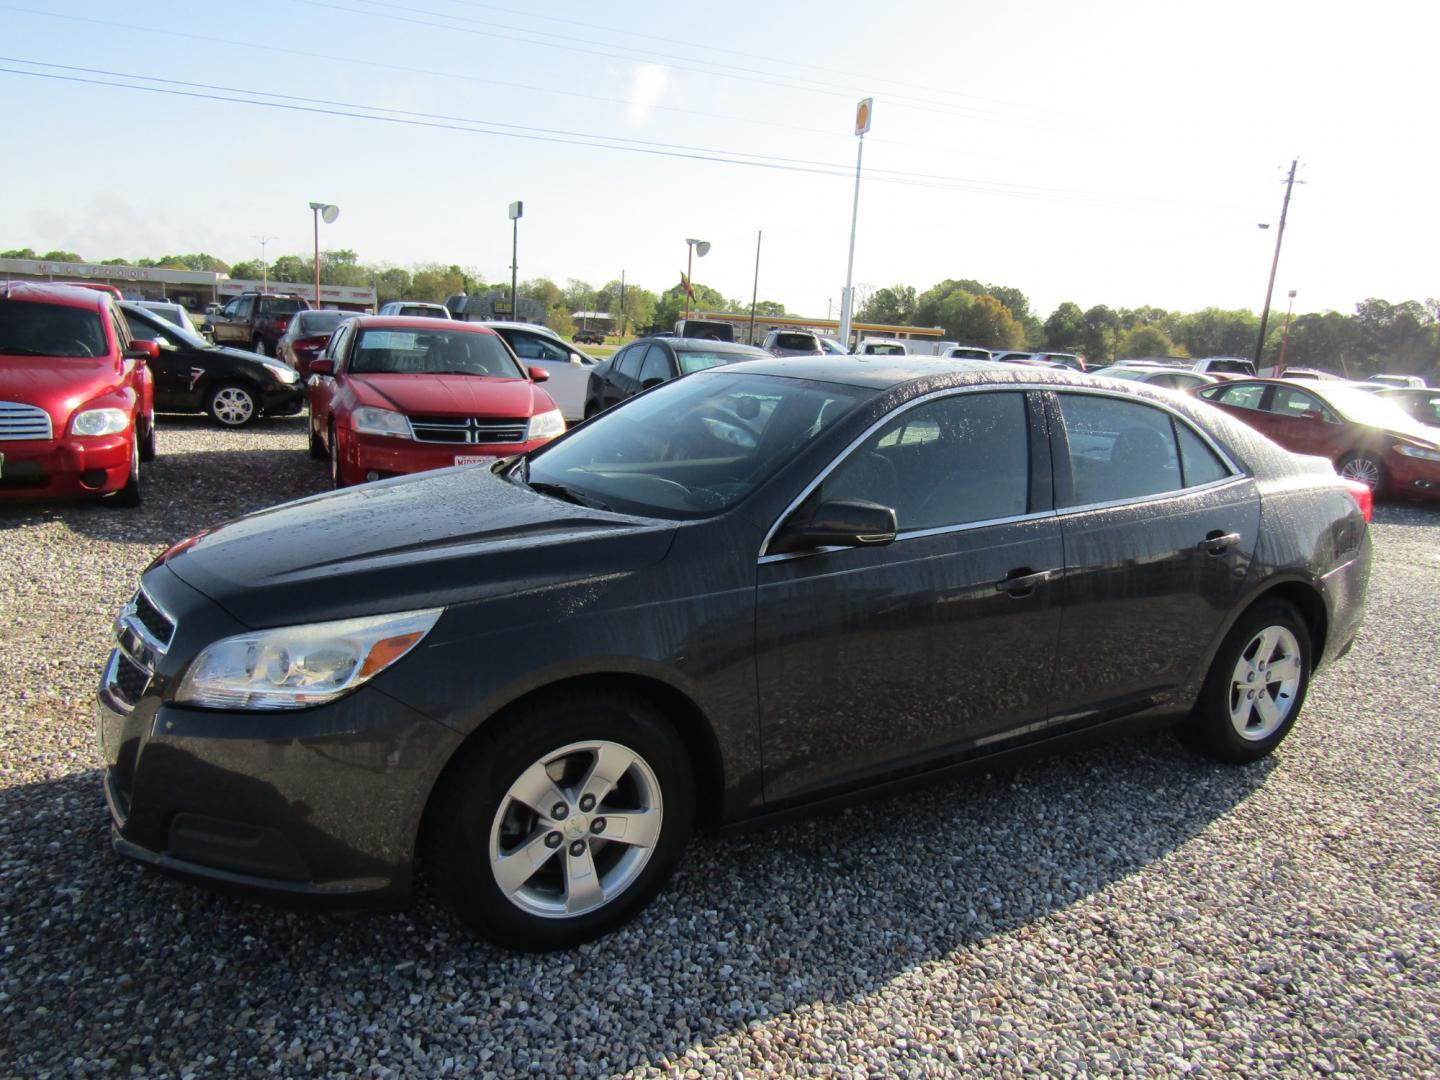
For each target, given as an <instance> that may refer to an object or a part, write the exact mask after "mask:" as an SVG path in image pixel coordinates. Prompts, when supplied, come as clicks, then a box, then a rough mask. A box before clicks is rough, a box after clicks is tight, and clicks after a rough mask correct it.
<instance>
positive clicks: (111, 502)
mask: <svg viewBox="0 0 1440 1080" xmlns="http://www.w3.org/2000/svg"><path fill="white" fill-rule="evenodd" d="M140 457H141V454H140V440H139V439H138V438H137V439H136V440H135V442H134V443H133V444H132V445H131V447H130V477H129V479H128V480H126V481H125V486H124V487H123V488H121V489H120V490H119V491H117V492H115V494H114V495H111V496H110V497H109V498H108V499H106V500H105V505H106V506H110V507H114V508H115V509H124V510H129V509H134V508H135V507H138V506H139V505H140V504H141V502H143V501H144V500H143V497H142V495H141V491H140Z"/></svg>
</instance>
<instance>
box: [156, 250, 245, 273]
mask: <svg viewBox="0 0 1440 1080" xmlns="http://www.w3.org/2000/svg"><path fill="white" fill-rule="evenodd" d="M153 262H154V265H156V266H162V267H164V268H165V269H167V270H208V271H210V272H211V273H214V274H228V273H229V272H230V267H229V265H228V264H227V263H224V262H222V261H221V260H219V259H217V258H216V257H215V256H214V255H207V254H205V253H204V252H197V253H195V254H193V255H162V256H161V257H160V258H158V259H155V260H153Z"/></svg>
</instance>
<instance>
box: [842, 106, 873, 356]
mask: <svg viewBox="0 0 1440 1080" xmlns="http://www.w3.org/2000/svg"><path fill="white" fill-rule="evenodd" d="M873 105H874V100H873V99H872V98H866V99H865V100H864V101H862V102H860V103H859V104H858V105H856V106H855V134H856V136H857V140H856V141H857V142H858V143H859V147H858V148H857V149H856V151H855V202H854V205H853V206H852V207H851V209H850V256H849V258H848V259H847V260H846V262H845V291H844V292H843V293H841V294H840V344H841V346H842V347H843V348H845V349H849V348H850V317H851V316H852V315H853V314H854V313H855V290H854V289H853V288H852V287H851V285H850V279H851V277H852V276H853V275H854V272H855V227H856V225H857V224H858V223H859V221H860V163H861V162H862V161H863V160H864V158H865V133H866V132H867V131H869V130H870V116H871V109H872V107H873Z"/></svg>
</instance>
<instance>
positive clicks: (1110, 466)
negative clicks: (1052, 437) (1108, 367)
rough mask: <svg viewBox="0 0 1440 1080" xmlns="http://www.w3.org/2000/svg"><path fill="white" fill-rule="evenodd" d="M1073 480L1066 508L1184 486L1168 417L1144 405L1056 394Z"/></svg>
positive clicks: (1134, 496) (1174, 489)
mask: <svg viewBox="0 0 1440 1080" xmlns="http://www.w3.org/2000/svg"><path fill="white" fill-rule="evenodd" d="M1060 413H1061V415H1062V416H1063V417H1064V420H1065V434H1066V437H1067V439H1068V440H1069V443H1070V474H1071V477H1072V478H1073V482H1074V491H1073V493H1072V496H1071V499H1070V502H1069V503H1068V505H1070V506H1089V505H1091V504H1093V503H1108V502H1119V501H1122V500H1125V499H1139V498H1143V497H1144V496H1146V495H1158V494H1161V493H1162V492H1166V491H1176V490H1178V489H1180V488H1181V487H1183V486H1184V483H1183V480H1182V478H1181V473H1180V454H1179V451H1178V449H1177V448H1176V445H1175V432H1174V429H1173V428H1172V427H1171V424H1170V414H1169V413H1166V412H1164V411H1162V410H1160V409H1156V408H1152V407H1151V406H1149V405H1143V404H1139V403H1137V402H1133V401H1122V400H1120V399H1118V398H1106V397H1097V396H1092V395H1089V394H1061V395H1060Z"/></svg>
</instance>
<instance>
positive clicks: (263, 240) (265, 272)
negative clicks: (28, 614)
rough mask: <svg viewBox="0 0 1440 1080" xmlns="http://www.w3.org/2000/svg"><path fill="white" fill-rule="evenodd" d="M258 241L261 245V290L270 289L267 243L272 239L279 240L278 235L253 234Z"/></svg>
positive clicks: (266, 290)
mask: <svg viewBox="0 0 1440 1080" xmlns="http://www.w3.org/2000/svg"><path fill="white" fill-rule="evenodd" d="M251 239H253V240H254V241H255V242H256V243H258V244H259V245H260V291H261V292H269V291H270V263H269V262H267V261H266V259H265V245H266V244H268V243H269V242H270V241H271V240H278V239H279V237H278V236H253V237H252V238H251Z"/></svg>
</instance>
